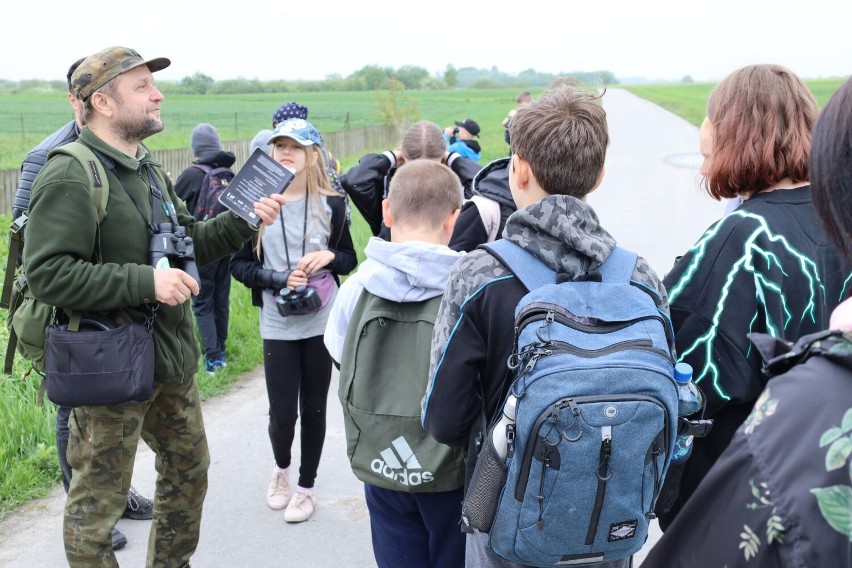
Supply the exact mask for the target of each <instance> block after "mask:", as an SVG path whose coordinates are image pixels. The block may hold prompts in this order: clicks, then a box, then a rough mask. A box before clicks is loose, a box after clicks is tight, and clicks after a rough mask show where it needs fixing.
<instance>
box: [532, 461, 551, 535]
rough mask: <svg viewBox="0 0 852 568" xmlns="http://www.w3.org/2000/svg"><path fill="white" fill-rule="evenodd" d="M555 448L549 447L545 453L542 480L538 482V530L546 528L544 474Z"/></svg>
mask: <svg viewBox="0 0 852 568" xmlns="http://www.w3.org/2000/svg"><path fill="white" fill-rule="evenodd" d="M552 451H553V450H550V449H547V450H545V453H544V464H543V465H542V466H541V481H540V482H539V484H538V495H536V496H535V499H536V501H538V520H537V521H536V523H535V526H536V528H537V529H538V530H540V531H543V530H544V476H545V475H546V474H547V468H548V466H549V465H550V452H552Z"/></svg>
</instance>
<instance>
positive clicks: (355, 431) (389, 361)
mask: <svg viewBox="0 0 852 568" xmlns="http://www.w3.org/2000/svg"><path fill="white" fill-rule="evenodd" d="M440 303H441V297H440V296H438V297H435V298H432V299H431V300H425V301H422V302H405V303H400V302H392V301H390V300H385V299H382V298H379V297H378V296H375V295H373V294H370V293H369V292H367V291H366V290H364V291H363V292H362V293H361V297H360V298H359V299H358V303H357V304H356V306H355V311H354V312H353V313H352V319H351V320H350V322H349V328H348V329H347V331H346V339H345V340H344V343H343V355H342V364H341V366H340V382H339V385H340V388H339V391H338V395H339V397H340V403H341V404H342V405H343V416H344V426H345V429H346V441H347V452H348V454H349V461H350V464H351V466H352V471H353V472H354V473H355V476H356V477H357V478H358V479H360V480H361V481H363V482H364V483H369V484H371V485H375V486H377V487H382V488H385V489H392V490H395V491H404V492H407V493H418V492H430V491H452V490H454V489H458V488H459V487H461V486H462V485H463V484H464V456H463V452H462V451H461V450H460V449H454V448H451V447H450V446H446V445H444V444H439V443H438V442H436V441H435V440H434V439H433V438H432V437H431V436H429V434H427V433H426V431H425V430H423V427H422V426H421V425H420V400H421V399H422V398H423V395H424V394H425V392H426V385H427V382H428V378H429V354H430V351H431V345H432V329H433V328H434V326H435V316H436V315H437V313H438V306H439V305H440Z"/></svg>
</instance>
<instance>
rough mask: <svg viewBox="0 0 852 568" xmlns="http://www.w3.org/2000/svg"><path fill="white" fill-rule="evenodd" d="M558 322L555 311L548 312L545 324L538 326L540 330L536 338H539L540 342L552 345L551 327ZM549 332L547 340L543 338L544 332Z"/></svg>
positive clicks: (536, 331) (536, 332)
mask: <svg viewBox="0 0 852 568" xmlns="http://www.w3.org/2000/svg"><path fill="white" fill-rule="evenodd" d="M555 320H556V313H555V312H554V311H553V310H547V315H546V316H544V323H543V324H541V325H540V326H538V329H537V330H535V336H536V337H538V340H539V341H541V342H542V343H550V326H551V325H552V324H553V322H554V321H555ZM544 330H547V339H545V338H544V337H543V336H542V332H543V331H544Z"/></svg>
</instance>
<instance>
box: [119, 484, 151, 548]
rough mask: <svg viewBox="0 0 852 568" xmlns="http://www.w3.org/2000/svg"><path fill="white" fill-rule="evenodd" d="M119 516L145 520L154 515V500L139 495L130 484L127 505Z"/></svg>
mask: <svg viewBox="0 0 852 568" xmlns="http://www.w3.org/2000/svg"><path fill="white" fill-rule="evenodd" d="M121 516H122V517H123V518H125V519H133V520H134V521H147V520H148V519H150V518H152V517H153V516H154V502H153V501H151V500H150V499H146V498H145V497H142V496H141V495H139V493H137V491H136V490H135V489H133V486H132V485H131V486H130V492H129V493H128V494H127V507H125V508H124V514H123V515H121ZM122 546H123V545H122Z"/></svg>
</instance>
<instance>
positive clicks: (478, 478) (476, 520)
mask: <svg viewBox="0 0 852 568" xmlns="http://www.w3.org/2000/svg"><path fill="white" fill-rule="evenodd" d="M507 473H508V468H507V467H506V464H505V463H504V462H503V459H502V458H501V457H500V456H499V455H498V454H497V450H496V449H495V448H494V442H493V438H492V435H491V431H490V430H489V431H488V434H487V435H486V436H485V440H484V441H483V444H482V451H481V452H479V456H478V458H477V460H476V466H475V467H474V469H473V475H472V476H471V478H470V485H469V486H468V488H467V493H466V494H465V497H464V503H463V504H462V523H463V524H464V525H465V526H466V527H467V528H469V529H475V530H477V531H480V532H484V533H487V532H490V531H491V524H492V523H493V522H494V515H495V514H496V512H497V505H498V504H499V502H500V493H501V492H502V490H503V486H504V485H505V484H506V475H507Z"/></svg>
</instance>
